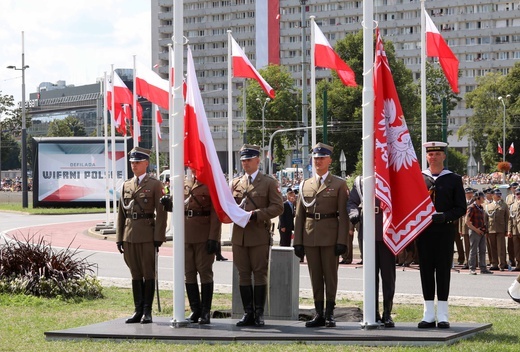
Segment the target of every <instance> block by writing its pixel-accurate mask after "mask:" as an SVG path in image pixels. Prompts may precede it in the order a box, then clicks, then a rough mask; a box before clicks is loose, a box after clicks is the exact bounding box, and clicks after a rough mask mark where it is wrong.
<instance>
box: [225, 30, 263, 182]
mask: <svg viewBox="0 0 520 352" xmlns="http://www.w3.org/2000/svg"><path fill="white" fill-rule="evenodd" d="M227 34H228V82H227V86H228V143H227V144H228V181H229V182H231V180H232V179H233V86H232V81H231V61H232V57H231V46H232V44H231V30H228V31H227ZM264 171H265V170H264Z"/></svg>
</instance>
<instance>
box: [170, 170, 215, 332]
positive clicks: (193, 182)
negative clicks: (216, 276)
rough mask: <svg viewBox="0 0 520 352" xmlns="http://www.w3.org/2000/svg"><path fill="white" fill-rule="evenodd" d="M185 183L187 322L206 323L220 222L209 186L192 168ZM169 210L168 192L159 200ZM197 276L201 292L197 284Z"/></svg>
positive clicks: (211, 293) (208, 318)
mask: <svg viewBox="0 0 520 352" xmlns="http://www.w3.org/2000/svg"><path fill="white" fill-rule="evenodd" d="M191 172H192V175H190V176H189V177H188V178H187V179H186V181H185V184H184V275H185V284H186V294H187V296H188V301H189V303H190V309H191V314H190V316H189V317H188V319H187V320H188V321H189V322H190V323H197V322H198V323H199V324H209V323H210V322H211V319H210V311H211V302H212V300H213V286H214V285H213V263H214V262H215V253H216V252H217V246H218V242H219V241H220V233H221V228H222V224H221V222H220V220H219V218H218V216H217V213H216V212H215V208H214V207H213V203H212V201H211V196H210V194H209V189H208V187H207V186H206V185H205V184H203V183H201V182H200V181H199V180H198V179H197V171H196V170H194V169H191ZM161 203H162V204H163V205H164V206H165V209H167V210H168V211H171V210H172V205H173V204H172V200H171V197H170V196H169V195H167V196H164V197H163V198H162V199H161ZM197 273H198V274H199V276H200V287H201V289H200V292H199V284H198V283H197Z"/></svg>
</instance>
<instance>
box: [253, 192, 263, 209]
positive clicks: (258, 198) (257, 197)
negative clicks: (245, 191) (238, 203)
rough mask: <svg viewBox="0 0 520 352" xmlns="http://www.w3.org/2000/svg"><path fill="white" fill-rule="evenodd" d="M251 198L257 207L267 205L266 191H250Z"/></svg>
mask: <svg viewBox="0 0 520 352" xmlns="http://www.w3.org/2000/svg"><path fill="white" fill-rule="evenodd" d="M251 198H252V199H253V200H254V201H255V203H256V205H257V207H258V208H262V207H266V206H267V193H266V192H264V191H253V192H251Z"/></svg>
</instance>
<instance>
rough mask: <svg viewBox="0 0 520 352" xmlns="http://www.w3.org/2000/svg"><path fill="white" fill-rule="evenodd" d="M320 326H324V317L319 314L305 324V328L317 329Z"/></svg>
mask: <svg viewBox="0 0 520 352" xmlns="http://www.w3.org/2000/svg"><path fill="white" fill-rule="evenodd" d="M320 326H325V317H324V316H323V315H321V314H316V316H315V317H314V319H312V320H309V321H308V322H306V323H305V327H306V328H317V327H320Z"/></svg>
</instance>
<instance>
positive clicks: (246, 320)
mask: <svg viewBox="0 0 520 352" xmlns="http://www.w3.org/2000/svg"><path fill="white" fill-rule="evenodd" d="M253 325H255V314H254V313H253V312H250V313H244V316H242V319H240V320H239V321H238V322H237V326H253Z"/></svg>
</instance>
